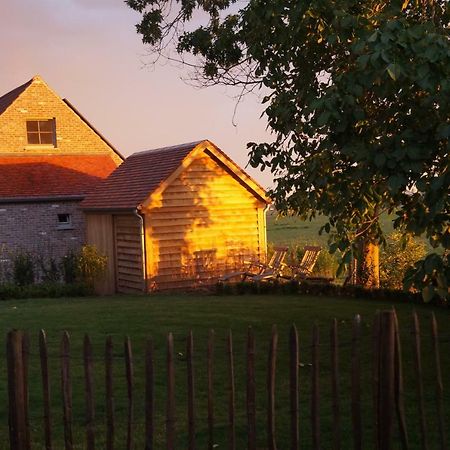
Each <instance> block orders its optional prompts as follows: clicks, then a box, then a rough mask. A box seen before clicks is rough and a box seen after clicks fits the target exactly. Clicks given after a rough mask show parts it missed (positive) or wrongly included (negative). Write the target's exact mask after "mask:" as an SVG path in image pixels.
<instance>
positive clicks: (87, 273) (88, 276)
mask: <svg viewBox="0 0 450 450" xmlns="http://www.w3.org/2000/svg"><path fill="white" fill-rule="evenodd" d="M107 261H108V259H107V257H106V256H103V255H101V254H100V253H99V252H98V250H97V248H96V247H95V246H93V245H83V247H82V248H81V251H80V254H79V255H78V257H77V269H78V273H79V275H80V278H81V280H82V281H84V282H86V283H87V284H89V285H92V284H93V283H94V282H95V281H96V280H97V279H99V278H101V277H102V275H104V273H105V270H106V264H107Z"/></svg>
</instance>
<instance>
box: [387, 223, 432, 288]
mask: <svg viewBox="0 0 450 450" xmlns="http://www.w3.org/2000/svg"><path fill="white" fill-rule="evenodd" d="M425 254H426V249H425V244H424V243H423V242H419V241H417V240H414V239H405V237H404V235H402V234H401V233H399V232H398V231H394V232H393V233H391V234H390V235H389V236H388V237H387V239H386V245H385V247H384V248H383V249H382V252H381V256H382V257H381V261H380V281H381V287H383V288H388V289H402V288H403V279H404V277H405V274H406V271H407V270H408V269H410V268H411V267H413V266H414V264H415V263H416V262H417V261H419V260H420V259H422V258H424V257H425Z"/></svg>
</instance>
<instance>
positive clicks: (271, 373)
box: [267, 325, 278, 450]
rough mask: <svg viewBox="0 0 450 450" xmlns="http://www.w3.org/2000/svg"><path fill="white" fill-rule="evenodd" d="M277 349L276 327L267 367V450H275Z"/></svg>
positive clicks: (273, 328) (273, 329)
mask: <svg viewBox="0 0 450 450" xmlns="http://www.w3.org/2000/svg"><path fill="white" fill-rule="evenodd" d="M277 347H278V331H277V327H276V325H274V326H273V327H272V336H271V339H270V347H269V361H268V365H267V446H268V448H269V450H276V448H277V443H276V435H275V374H276V360H277Z"/></svg>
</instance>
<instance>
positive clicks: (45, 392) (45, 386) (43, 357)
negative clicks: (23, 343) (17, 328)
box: [39, 330, 53, 450]
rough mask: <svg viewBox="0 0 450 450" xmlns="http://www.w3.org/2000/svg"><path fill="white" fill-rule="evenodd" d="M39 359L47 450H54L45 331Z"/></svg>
mask: <svg viewBox="0 0 450 450" xmlns="http://www.w3.org/2000/svg"><path fill="white" fill-rule="evenodd" d="M39 359H40V361H41V378H42V396H43V403H44V417H43V419H44V439H45V450H52V448H53V447H52V418H51V407H50V377H49V372H48V346H47V336H46V334H45V331H44V330H41V331H40V332H39Z"/></svg>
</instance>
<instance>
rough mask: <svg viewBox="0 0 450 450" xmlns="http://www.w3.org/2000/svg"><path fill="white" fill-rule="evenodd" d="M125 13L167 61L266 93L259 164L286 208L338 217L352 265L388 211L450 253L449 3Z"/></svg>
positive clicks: (335, 244)
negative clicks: (169, 55) (136, 19)
mask: <svg viewBox="0 0 450 450" xmlns="http://www.w3.org/2000/svg"><path fill="white" fill-rule="evenodd" d="M127 3H128V5H129V6H130V7H131V8H133V9H135V10H136V11H138V12H140V13H141V14H142V21H141V23H140V24H139V25H138V26H137V30H138V32H139V33H141V34H142V38H143V41H144V42H146V43H149V44H151V45H153V48H154V49H155V50H156V51H158V52H164V50H167V49H168V48H170V42H171V41H175V43H176V50H177V51H178V53H179V54H180V55H181V57H182V58H185V57H186V55H187V54H188V55H189V54H190V55H193V56H194V58H195V59H194V62H189V64H191V65H192V66H194V67H196V68H197V69H198V71H199V72H198V74H199V77H200V78H201V79H202V80H203V81H204V83H206V84H208V83H209V84H211V83H213V84H214V83H223V84H230V85H240V86H243V87H244V89H253V88H254V87H258V88H262V89H263V91H264V92H265V93H266V94H267V95H265V97H264V99H263V103H264V105H265V115H266V117H267V119H268V123H269V128H270V129H271V130H272V131H273V135H274V140H273V142H265V143H250V144H249V145H248V146H249V149H250V157H251V164H252V166H254V167H259V168H261V169H262V170H270V171H271V172H272V173H273V175H274V177H275V188H274V189H273V191H272V196H273V198H274V199H275V200H276V203H277V207H278V208H279V210H281V211H282V212H284V213H295V214H298V215H300V216H301V217H303V218H305V219H306V218H311V217H315V216H316V215H317V214H323V215H325V216H326V217H328V218H329V220H328V222H327V223H326V224H325V225H324V227H323V230H322V231H325V232H326V233H330V236H331V241H332V242H331V248H330V249H331V250H332V251H336V250H340V251H342V252H343V254H344V258H343V261H344V262H345V263H349V262H350V260H351V255H352V250H353V251H357V246H356V242H357V240H358V237H361V236H363V237H364V238H365V239H369V241H370V242H372V243H382V242H384V237H383V233H382V230H381V228H380V226H379V222H378V218H379V215H380V214H382V213H383V212H385V211H387V212H389V213H393V214H395V215H396V219H395V221H394V227H395V228H396V229H398V230H401V232H402V233H408V234H412V235H422V234H425V235H426V236H427V238H428V239H429V241H430V243H431V245H432V246H433V247H436V248H437V247H438V246H442V247H444V249H449V248H450V196H449V195H448V190H449V185H450V170H449V147H450V146H449V135H450V120H449V117H450V101H449V99H450V39H449V28H448V24H449V21H450V6H449V2H447V1H444V0H436V1H432V2H431V1H430V2H413V1H408V0H406V1H404V0H401V1H398V0H390V1H389V0H388V1H380V0H369V1H366V0H337V1H331V0H307V1H301V2H299V1H294V0H250V1H249V2H248V3H245V4H244V6H242V7H241V8H239V6H241V5H240V4H239V5H238V4H237V2H236V0H209V1H204V0H177V1H176V2H175V3H176V4H177V5H178V10H177V12H176V13H173V12H171V11H173V10H172V9H170V6H171V4H172V2H169V1H168V0H158V1H156V0H127ZM196 12H201V13H202V14H201V15H199V16H198V17H197V16H195V17H194V13H196ZM205 17H207V20H206V21H204V23H203V24H201V18H205ZM194 18H195V20H194ZM199 23H200V25H199ZM192 25H193V27H194V29H192ZM352 246H353V249H351V247H352ZM439 258H440V257H439V254H438V253H436V256H435V257H433V258H432V259H428V261H433V267H434V269H433V271H438V270H441V268H443V267H444V266H445V264H444V262H443V261H442V260H441V262H440V263H439V264H438V262H437V261H438V259H439ZM425 263H426V260H425V262H424V264H425ZM427 264H428V266H430V264H431V263H430V262H428V263H427ZM417 270H418V271H419V272H420V270H422V271H424V273H427V274H428V272H427V269H426V267H425V266H423V267H422V269H419V267H418V268H417ZM440 273H441V278H439V279H440V280H441V281H442V283H444V285H446V286H448V284H449V278H447V275H446V272H445V271H444V272H440ZM419 275H420V274H419ZM425 278H426V277H425ZM415 279H417V277H416V278H415ZM426 279H429V281H430V280H431V278H426ZM422 281H423V280H422ZM430 283H431V281H430ZM430 286H431V284H430Z"/></svg>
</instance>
